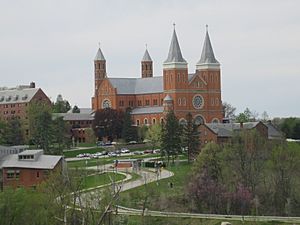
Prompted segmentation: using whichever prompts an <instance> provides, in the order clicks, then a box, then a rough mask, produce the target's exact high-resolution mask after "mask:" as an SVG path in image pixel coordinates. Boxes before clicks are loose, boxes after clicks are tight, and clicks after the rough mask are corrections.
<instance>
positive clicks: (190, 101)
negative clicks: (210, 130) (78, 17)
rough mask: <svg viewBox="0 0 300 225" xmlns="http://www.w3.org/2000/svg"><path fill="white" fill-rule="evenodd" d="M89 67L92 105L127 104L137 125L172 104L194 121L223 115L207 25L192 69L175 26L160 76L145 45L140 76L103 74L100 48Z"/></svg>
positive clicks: (217, 68)
mask: <svg viewBox="0 0 300 225" xmlns="http://www.w3.org/2000/svg"><path fill="white" fill-rule="evenodd" d="M94 70H95V89H94V96H93V97H92V109H93V110H97V109H103V108H106V107H111V108H114V109H121V110H125V109H126V108H127V107H131V108H132V116H133V121H134V124H135V125H138V126H139V125H150V124H155V123H159V122H160V121H161V120H162V119H163V118H164V112H166V111H167V110H169V109H173V110H174V112H175V115H176V116H177V118H178V119H179V120H180V121H181V122H184V121H185V116H186V114H187V113H188V112H190V113H192V115H193V117H194V118H195V119H196V122H197V123H199V124H200V123H211V122H214V123H218V122H221V121H222V118H223V113H222V101H221V77H220V76H221V71H220V64H219V62H218V61H217V60H216V58H215V56H214V52H213V48H212V45H211V42H210V37H209V34H208V31H206V36H205V40H204V45H203V50H202V53H201V57H200V60H199V61H198V63H197V64H196V70H195V72H193V73H189V72H188V67H187V61H186V60H185V59H184V58H183V56H182V53H181V49H180V46H179V42H178V39H177V34H176V31H175V29H174V31H173V35H172V39H171V44H170V49H169V53H168V57H167V59H166V60H165V61H164V63H163V71H162V76H153V64H152V59H151V57H150V55H149V52H148V50H147V49H146V51H145V54H144V57H143V58H142V61H141V77H140V78H111V77H107V73H106V60H105V58H104V55H103V53H102V51H101V49H100V48H99V49H98V52H97V55H96V58H95V60H94Z"/></svg>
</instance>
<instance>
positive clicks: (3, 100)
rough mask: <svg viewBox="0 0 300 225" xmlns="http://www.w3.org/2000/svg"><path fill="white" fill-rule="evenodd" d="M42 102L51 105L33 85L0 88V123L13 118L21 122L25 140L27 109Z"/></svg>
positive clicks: (27, 128)
mask: <svg viewBox="0 0 300 225" xmlns="http://www.w3.org/2000/svg"><path fill="white" fill-rule="evenodd" d="M36 101H42V102H45V103H46V104H49V106H50V105H51V101H50V99H49V98H48V97H47V95H46V94H45V93H44V92H43V91H42V89H40V88H36V87H35V83H33V82H31V83H30V85H21V86H18V87H16V88H0V121H1V120H3V121H5V120H10V119H11V118H13V117H15V118H18V119H20V120H22V122H23V123H22V124H23V125H24V127H23V128H24V131H25V138H27V137H28V135H29V127H28V125H29V121H28V115H27V113H28V109H29V106H30V104H32V103H33V102H36Z"/></svg>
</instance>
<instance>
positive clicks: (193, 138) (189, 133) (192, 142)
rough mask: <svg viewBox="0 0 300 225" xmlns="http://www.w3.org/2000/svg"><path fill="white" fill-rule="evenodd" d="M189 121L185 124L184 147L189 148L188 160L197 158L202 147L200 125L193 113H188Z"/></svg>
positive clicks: (187, 118) (187, 119)
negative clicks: (194, 118)
mask: <svg viewBox="0 0 300 225" xmlns="http://www.w3.org/2000/svg"><path fill="white" fill-rule="evenodd" d="M186 121H187V123H186V124H185V125H184V126H183V147H184V148H186V150H187V155H188V162H190V161H191V159H193V158H195V155H196V154H197V153H199V148H200V132H199V131H198V128H199V125H197V124H196V123H195V121H194V120H193V116H192V114H191V113H188V114H187V115H186Z"/></svg>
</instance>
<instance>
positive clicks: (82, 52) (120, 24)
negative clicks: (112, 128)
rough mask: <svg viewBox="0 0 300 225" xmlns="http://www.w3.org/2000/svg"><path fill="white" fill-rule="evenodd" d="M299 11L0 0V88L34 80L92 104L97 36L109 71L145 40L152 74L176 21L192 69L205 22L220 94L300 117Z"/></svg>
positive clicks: (258, 4) (205, 1)
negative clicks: (218, 69) (217, 66)
mask: <svg viewBox="0 0 300 225" xmlns="http://www.w3.org/2000/svg"><path fill="white" fill-rule="evenodd" d="M299 9H300V1H297V0H294V1H290V0H284V1H279V0H278V1H276V0H265V1H262V0H249V1H241V0H236V1H228V0H226V1H221V0H220V1H214V0H201V1H200V0H194V1H192V0H185V1H182V0H178V1H171V0H168V1H166V0H165V1H162V0H161V1H160V0H155V1H151V0H149V1H142V0H130V1H129V0H128V1H125V0H123V1H121V0H119V1H114V0H107V1H101V0H97V1H96V0H94V1H92V0H90V1H88V0H85V1H75V0H69V1H64V0H43V1H41V0H36V1H33V0H26V1H25V0H24V1H21V0H16V1H11V0H0V86H8V87H13V86H16V85H18V84H29V83H30V82H31V81H35V82H36V85H37V86H38V87H41V88H42V89H43V90H44V91H45V92H46V94H47V95H48V96H50V97H51V100H52V101H55V99H56V96H57V95H58V94H62V95H63V97H64V98H65V99H67V100H69V102H70V103H71V105H74V104H76V105H78V106H79V107H91V103H90V102H91V100H90V99H91V97H92V95H93V82H94V80H93V79H94V74H93V59H94V57H95V55H96V52H97V48H98V42H100V43H101V49H102V51H103V53H104V56H105V58H106V60H107V62H106V64H107V73H108V76H109V77H140V60H141V58H142V56H143V54H144V51H145V44H146V43H147V44H148V50H149V53H150V55H151V57H152V59H153V61H154V62H153V63H154V75H156V76H161V75H162V62H163V61H164V60H165V59H166V58H167V54H168V49H169V45H170V39H171V35H172V29H173V26H172V24H173V22H175V23H176V31H177V35H178V39H179V43H180V46H181V50H182V54H183V56H184V58H185V59H186V60H187V61H188V63H189V73H192V72H194V71H195V64H196V62H197V61H198V60H199V58H200V54H201V50H202V45H203V41H204V36H205V24H208V25H209V33H210V38H211V41H212V45H213V49H214V52H215V56H216V58H217V59H218V61H219V62H220V63H221V68H222V99H223V101H226V102H228V103H230V104H232V105H233V106H235V107H236V108H237V111H238V112H240V111H243V110H244V109H245V108H246V107H249V108H250V109H251V110H255V111H257V112H259V113H262V112H263V111H267V112H268V114H269V115H270V116H271V117H276V116H280V117H285V116H300V13H299Z"/></svg>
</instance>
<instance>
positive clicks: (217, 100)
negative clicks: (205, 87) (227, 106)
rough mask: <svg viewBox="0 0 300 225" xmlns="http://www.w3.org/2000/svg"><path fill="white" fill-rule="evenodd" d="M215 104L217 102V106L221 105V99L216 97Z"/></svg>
mask: <svg viewBox="0 0 300 225" xmlns="http://www.w3.org/2000/svg"><path fill="white" fill-rule="evenodd" d="M215 104H216V105H217V106H218V105H219V99H218V98H216V100H215Z"/></svg>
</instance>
